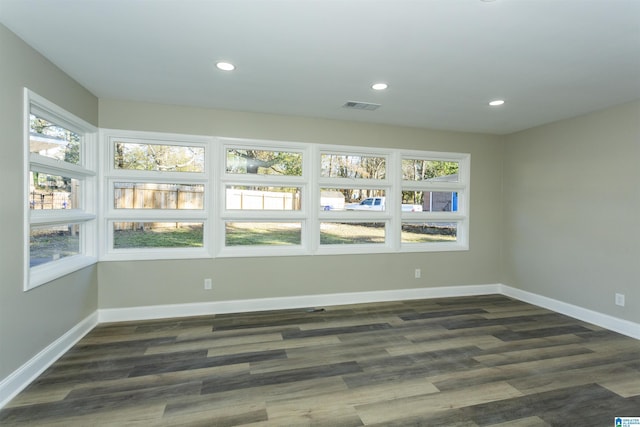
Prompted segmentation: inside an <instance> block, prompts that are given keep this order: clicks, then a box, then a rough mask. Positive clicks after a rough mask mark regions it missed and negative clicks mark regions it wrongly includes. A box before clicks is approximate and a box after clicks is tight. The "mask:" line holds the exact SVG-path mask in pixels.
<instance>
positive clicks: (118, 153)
mask: <svg viewBox="0 0 640 427" xmlns="http://www.w3.org/2000/svg"><path fill="white" fill-rule="evenodd" d="M114 167H115V168H116V169H127V170H144V171H157V172H203V171H204V148H203V147H190V146H185V145H160V144H139V143H133V142H116V143H115V156H114Z"/></svg>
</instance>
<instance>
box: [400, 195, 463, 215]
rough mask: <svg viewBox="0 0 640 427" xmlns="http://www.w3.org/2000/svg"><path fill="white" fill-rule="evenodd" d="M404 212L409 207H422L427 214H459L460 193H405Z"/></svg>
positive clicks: (403, 197) (403, 199)
mask: <svg viewBox="0 0 640 427" xmlns="http://www.w3.org/2000/svg"><path fill="white" fill-rule="evenodd" d="M402 203H403V205H402V207H403V209H402V210H403V211H405V212H406V211H407V209H406V207H407V206H413V205H415V206H416V207H420V208H421V210H422V211H425V212H457V211H458V193H457V192H456V191H453V192H452V191H403V192H402Z"/></svg>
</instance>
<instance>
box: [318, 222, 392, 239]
mask: <svg viewBox="0 0 640 427" xmlns="http://www.w3.org/2000/svg"><path fill="white" fill-rule="evenodd" d="M384 241H385V223H384V222H349V223H346V222H323V223H321V224H320V244H321V245H341V244H346V245H352V244H370V243H384Z"/></svg>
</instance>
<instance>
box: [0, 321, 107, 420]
mask: <svg viewBox="0 0 640 427" xmlns="http://www.w3.org/2000/svg"><path fill="white" fill-rule="evenodd" d="M97 324H98V312H97V311H96V312H93V313H92V314H90V315H89V316H87V317H86V318H85V319H84V320H82V321H80V323H78V324H77V325H75V326H74V327H73V328H71V329H69V330H68V331H67V332H66V333H65V334H64V335H62V336H61V337H60V338H58V339H57V340H55V341H54V342H52V343H51V344H49V345H48V346H47V347H46V348H44V349H43V350H42V351H41V352H40V353H38V354H36V355H35V356H33V357H32V358H31V359H29V360H28V361H27V362H26V363H25V364H23V365H22V366H20V367H19V368H18V369H16V370H15V371H13V372H12V373H11V375H9V376H8V377H6V378H5V379H3V380H2V381H1V382H0V409H1V408H2V407H3V406H5V405H6V404H7V403H9V401H10V400H11V399H13V398H14V397H15V396H16V395H17V394H18V393H20V392H21V391H22V390H24V389H25V387H27V386H28V385H29V384H31V382H32V381H33V380H35V379H36V378H38V376H39V375H40V374H42V373H43V372H44V371H45V370H46V369H47V368H48V367H49V366H51V365H52V364H53V363H54V362H55V361H56V360H58V359H59V358H60V357H61V356H62V355H63V354H65V353H66V352H67V351H69V349H70V348H71V347H73V346H74V345H75V344H76V343H77V342H78V341H80V340H81V339H82V337H84V336H85V335H86V334H88V333H89V332H91V330H92V329H93V328H95V327H96V325H97Z"/></svg>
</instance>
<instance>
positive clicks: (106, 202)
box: [99, 129, 470, 261]
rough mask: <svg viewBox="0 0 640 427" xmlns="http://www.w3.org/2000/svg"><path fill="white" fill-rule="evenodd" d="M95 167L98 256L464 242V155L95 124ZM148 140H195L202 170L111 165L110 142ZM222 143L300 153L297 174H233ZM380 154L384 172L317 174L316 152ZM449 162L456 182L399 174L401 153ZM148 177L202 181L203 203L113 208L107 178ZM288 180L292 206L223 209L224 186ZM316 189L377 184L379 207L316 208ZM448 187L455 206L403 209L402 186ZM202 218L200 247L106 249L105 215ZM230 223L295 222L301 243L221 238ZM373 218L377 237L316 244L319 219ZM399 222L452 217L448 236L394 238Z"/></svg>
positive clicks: (462, 245) (392, 248)
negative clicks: (380, 234)
mask: <svg viewBox="0 0 640 427" xmlns="http://www.w3.org/2000/svg"><path fill="white" fill-rule="evenodd" d="M100 136H101V144H102V147H101V153H102V155H103V156H104V159H103V162H102V174H101V179H100V193H101V194H102V197H101V198H100V201H99V203H100V212H101V213H102V217H101V219H100V221H99V228H100V236H102V237H103V238H102V239H101V240H102V244H101V246H100V247H99V253H100V260H104V261H118V260H155V259H188V258H216V257H219V258H228V257H256V256H260V257H264V256H298V255H337V254H368V253H403V252H442V251H464V250H468V249H469V197H470V154H467V153H455V152H435V151H421V150H403V149H392V148H372V147H360V146H342V145H330V144H312V143H300V142H290V141H288V142H286V141H269V140H257V139H247V138H227V137H207V136H194V135H181V134H166V133H157V132H137V131H126V130H114V129H103V130H101V131H100ZM116 140H117V141H124V142H133V143H156V144H165V145H172V144H173V145H187V146H202V147H204V149H205V170H204V172H203V173H193V172H154V171H134V170H118V169H116V168H115V166H114V141H116ZM230 148H239V149H251V150H265V151H280V152H296V153H300V154H302V159H303V160H302V175H301V176H283V175H262V174H234V173H227V172H226V152H227V149H230ZM322 154H342V155H351V156H366V157H383V158H385V159H386V173H385V178H384V179H365V178H361V179H360V178H356V179H352V178H326V177H322V176H321V155H322ZM404 158H406V159H425V160H442V161H455V162H458V164H459V179H458V181H457V182H436V181H415V182H414V181H403V179H402V159H404ZM116 181H125V182H153V183H171V184H204V188H205V193H204V194H205V200H204V209H203V210H169V209H167V210H160V209H114V207H113V183H114V182H116ZM233 185H237V186H245V185H246V186H251V185H259V186H265V187H296V188H300V189H301V192H302V200H301V208H300V210H238V209H227V208H226V206H225V204H226V188H227V186H233ZM323 188H336V189H338V188H355V189H367V188H369V189H383V190H385V197H386V210H385V211H321V210H320V190H321V189H323ZM403 190H421V191H456V192H458V210H457V211H456V212H403V211H402V191H403ZM116 221H118V222H120V221H122V222H125V221H126V222H128V221H131V222H145V221H149V222H154V221H155V222H164V221H171V222H203V223H204V230H203V247H202V248H133V249H113V232H112V230H113V226H112V224H113V222H116ZM228 221H232V222H296V223H300V224H301V242H300V244H299V245H298V244H295V245H243V246H228V247H227V246H226V245H225V239H226V236H225V233H226V230H225V226H226V223H227V222H228ZM332 221H337V222H340V221H344V222H380V223H384V224H385V243H367V244H357V243H353V244H335V245H331V244H326V245H321V244H320V225H321V223H322V222H332ZM403 221H404V222H411V221H413V222H416V223H425V222H455V223H456V225H457V237H456V241H455V242H442V243H440V242H432V243H402V232H401V227H402V223H403Z"/></svg>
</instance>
